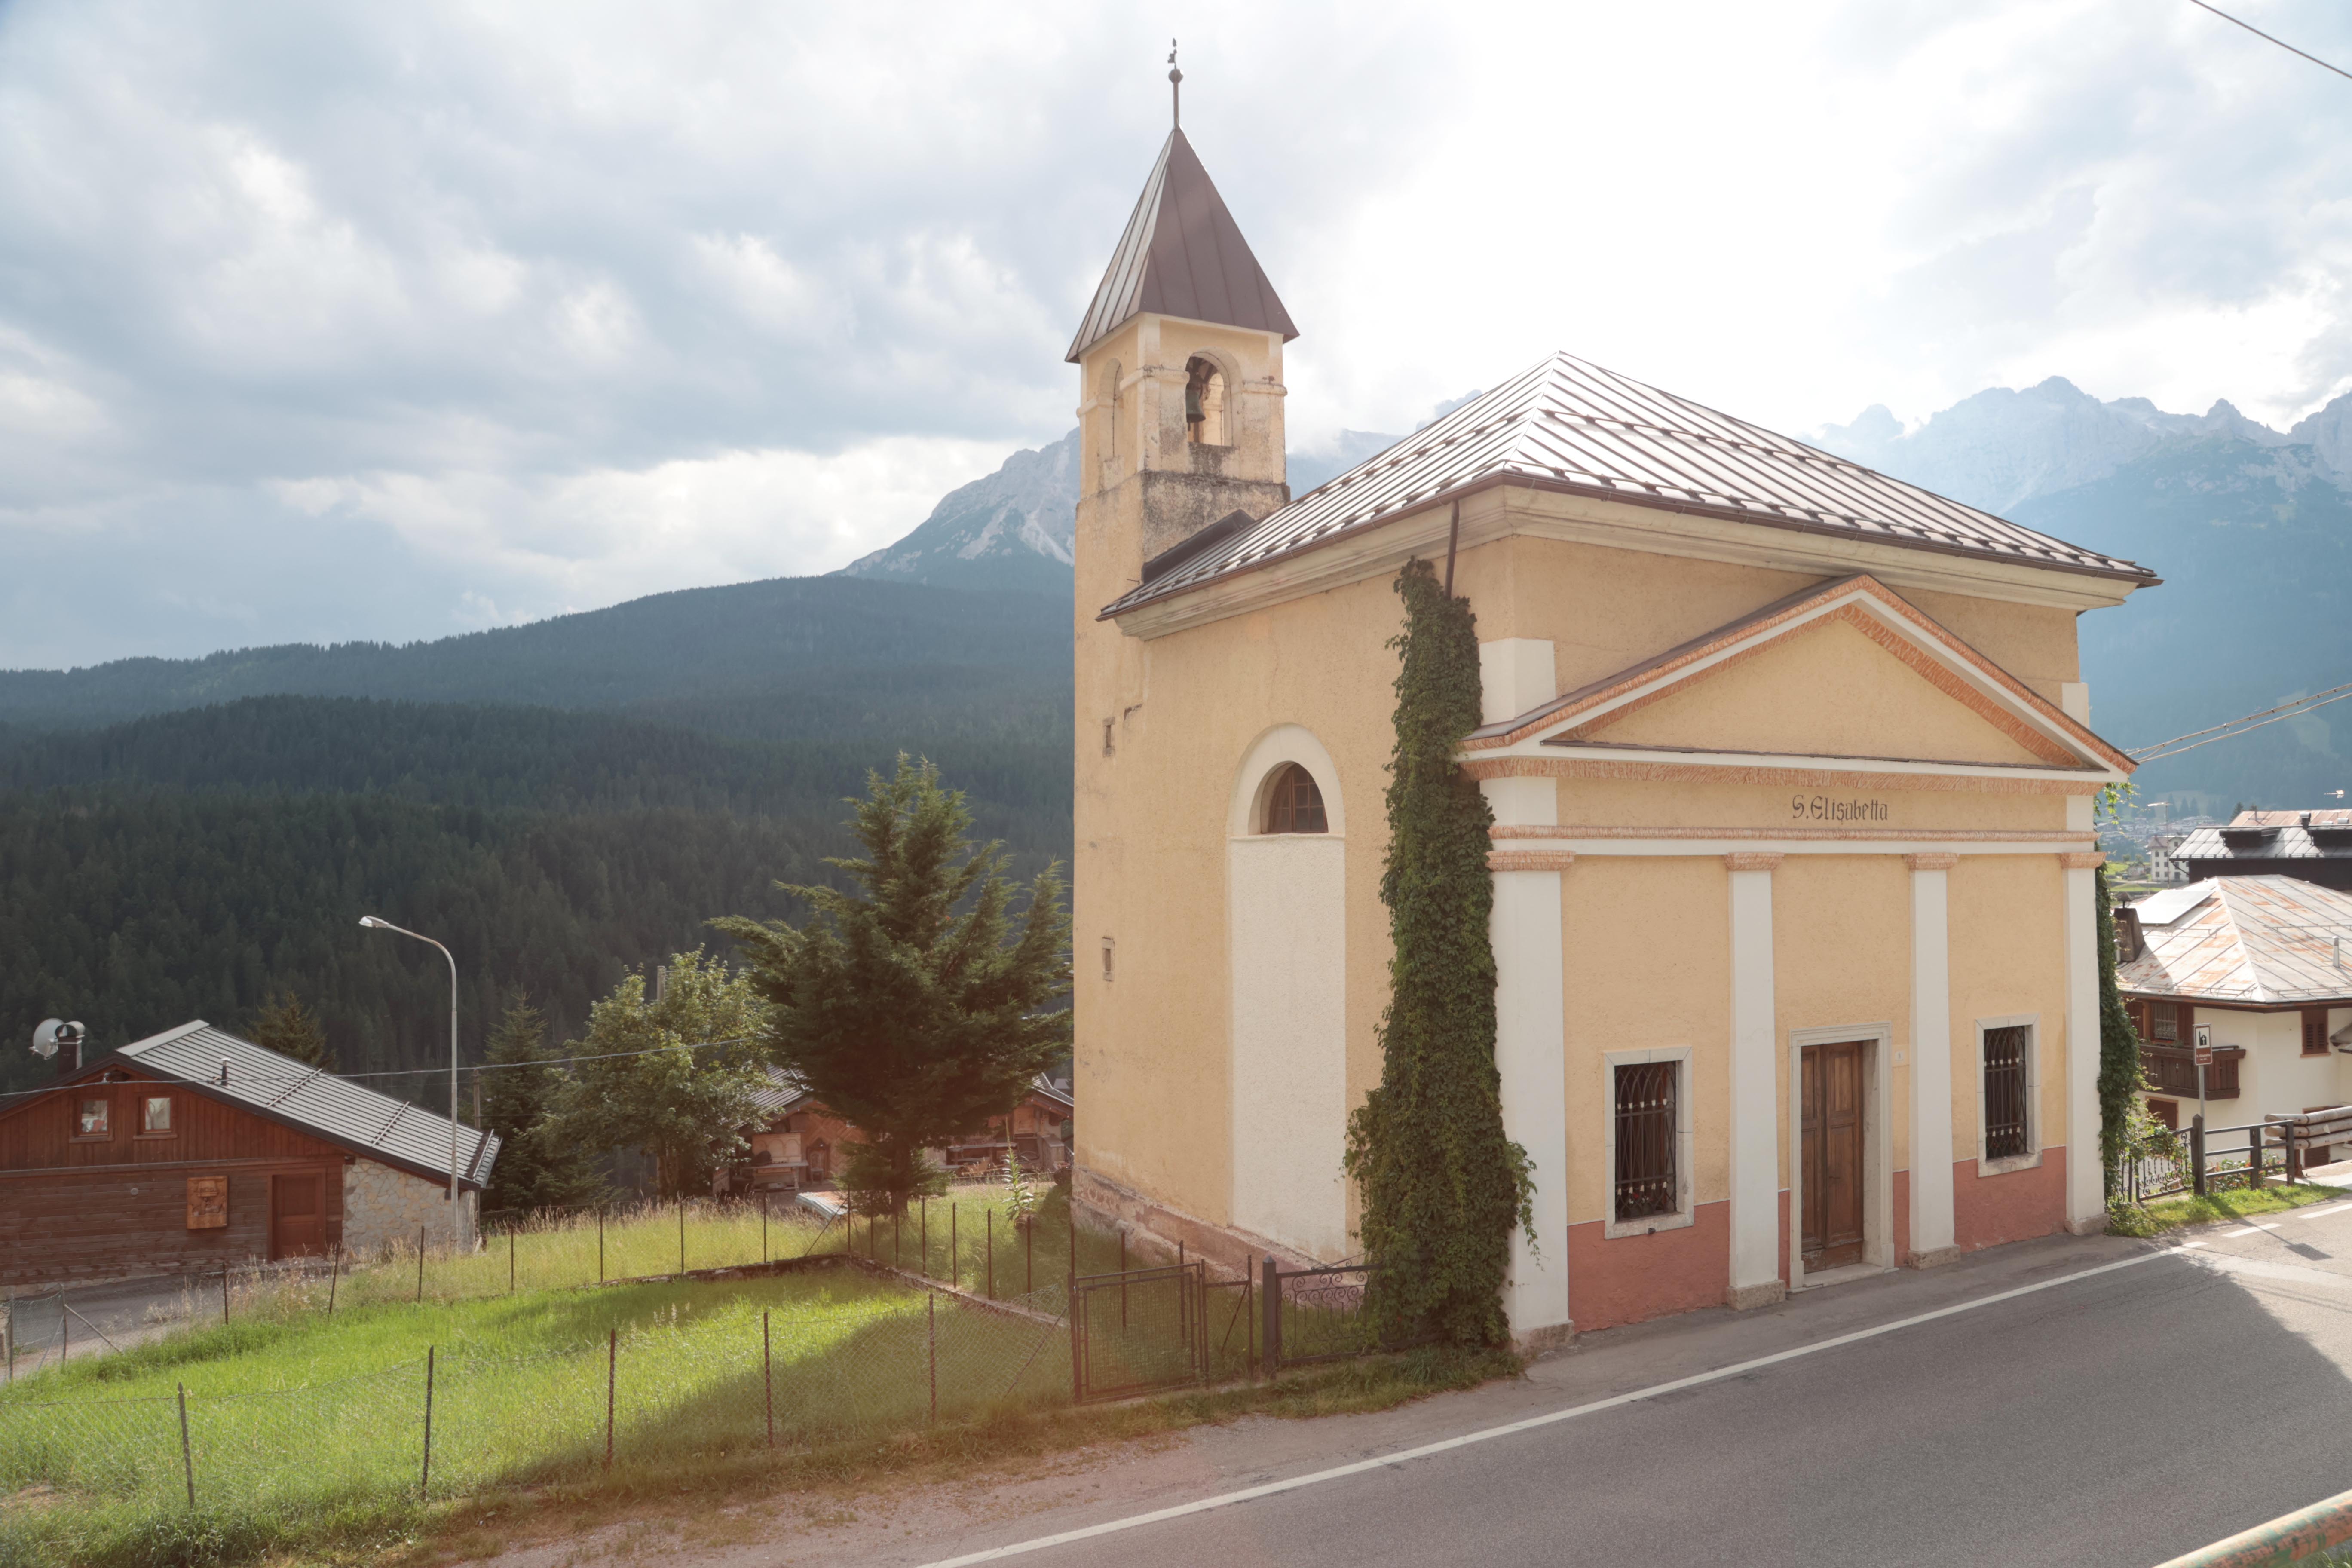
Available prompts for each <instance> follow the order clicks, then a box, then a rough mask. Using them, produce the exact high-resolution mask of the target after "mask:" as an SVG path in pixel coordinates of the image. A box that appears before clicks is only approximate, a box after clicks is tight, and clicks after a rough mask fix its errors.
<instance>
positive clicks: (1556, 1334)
mask: <svg viewBox="0 0 2352 1568" xmlns="http://www.w3.org/2000/svg"><path fill="white" fill-rule="evenodd" d="M1575 1338H1576V1325H1575V1324H1574V1323H1553V1324H1550V1325H1549V1326H1548V1327H1545V1328H1540V1329H1529V1330H1528V1331H1527V1332H1526V1333H1524V1334H1514V1335H1512V1336H1511V1348H1512V1349H1513V1350H1515V1351H1517V1352H1519V1354H1521V1355H1525V1356H1535V1355H1541V1354H1543V1353H1544V1352H1546V1351H1556V1350H1565V1349H1566V1348H1567V1347H1568V1345H1569V1344H1570V1342H1572V1341H1573V1340H1574V1339H1575Z"/></svg>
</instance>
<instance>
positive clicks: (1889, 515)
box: [1104, 284, 2158, 615]
mask: <svg viewBox="0 0 2352 1568" xmlns="http://www.w3.org/2000/svg"><path fill="white" fill-rule="evenodd" d="M1106 286H1108V284H1106ZM1497 481H1501V482H1517V483H1521V484H1527V485H1531V486H1535V487H1538V488H1541V489H1555V490H1564V491H1569V492H1571V493H1577V494H1583V495H1591V496H1596V497H1600V498H1602V499H1605V500H1619V501H1628V502H1631V503H1633V505H1636V506H1653V507H1664V508H1666V509H1669V510H1675V511H1684V512H1694V513H1698V514H1701V515H1704V516H1709V517H1721V518H1728V519H1731V520H1734V521H1741V522H1755V523H1761V524H1764V525H1766V526H1768V527H1773V528H1785V529H1791V530H1795V531H1801V532H1808V533H1827V534H1838V535H1843V536H1847V537H1853V538H1860V539H1868V540H1874V541H1876V542H1881V543H1885V544H1895V545H1903V546H1907V547H1909V548H1911V549H1916V550H1931V551H1938V552H1944V553H1947V554H1957V555H1974V556H1983V557H1991V558H1994V559H2000V560H2008V561H2015V562H2019V563H2024V564H2029V565H2035V566H2047V567H2053V568H2055V569H2057V570H2060V571H2065V572H2081V573H2085V574H2091V575H2095V576H2102V577H2116V578H2123V579H2126V580H2127V581H2131V582H2134V583H2137V584H2142V585H2145V584H2153V583H2155V582H2156V581H2157V580H2158V579H2157V576H2156V574H2154V573H2153V572H2150V571H2148V570H2147V568H2146V567H2144V566H2139V565H2135V564H2134V563H2131V562H2128V561H2122V560H2118V559H2116V558H2115V557H2113V556H2108V555H2102V554H2099V553H2098V552H2095V551H2090V550H2084V549H2080V548H2078V547H2076V546H2074V545H2072V544H2066V543H2063V542H2061V541H2058V540H2055V539H2053V538H2051V537H2050V536H2049V535H2047V534H2042V533H2036V532H2035V531H2033V530H2032V529H2030V528H2021V527H2019V526H2018V525H2017V524H2016V523H2013V522H2011V521H2007V520H2005V519H2003V518H1999V517H1995V516H1993V515H1992V514H1991V513H1990V512H1987V511H1979V510H1977V509H1976V508H1975V507H1972V506H1964V505H1962V504H1961V503H1960V502H1958V501H1956V500H1947V499H1946V498H1944V497H1942V496H1939V495H1936V494H1934V493H1932V492H1930V491H1927V490H1924V489H1920V488H1919V487H1918V486H1916V485H1910V484H1905V483H1904V482H1903V481H1902V480H1900V479H1889V478H1887V477H1886V476H1885V475H1884V474H1881V473H1876V472H1874V471H1873V470H1871V469H1869V468H1864V467H1863V466H1862V465H1861V464H1859V463H1854V462H1850V461H1848V460H1847V459H1845V458H1840V457H1835V456H1832V454H1830V453H1828V452H1824V451H1822V450H1820V449H1819V448H1817V447H1808V446H1806V445H1805V444H1804V443H1803V442H1801V441H1794V440H1791V439H1790V438H1789V437H1786V436H1780V435H1776V434H1775V433H1773V432H1772V431H1769V430H1767V429H1765V428H1763V427H1762V426H1757V425H1750V424H1748V422H1747V421H1745V420H1742V419H1734V418H1732V417H1731V416H1729V415H1727V414H1719V413H1717V411H1716V410H1714V409H1712V408H1708V407H1706V405H1703V404H1697V403H1693V402H1691V401H1689V400H1688V399H1686V398H1682V397H1676V396H1675V395H1673V394H1671V393H1666V392H1661V391H1659V390H1658V389H1657V388H1655V387H1653V386H1646V385H1644V384H1642V383H1640V382H1638V381H1635V380H1633V378H1631V377H1630V376H1623V375H1620V374H1617V373H1616V372H1614V371H1610V370H1603V369H1602V368H1601V366H1599V365H1596V364H1591V363H1587V362H1585V361H1583V360H1580V359H1577V358H1575V357H1574V356H1573V355H1570V354H1565V353H1556V354H1553V355H1551V356H1550V357H1549V358H1547V359H1544V360H1542V361H1539V362H1538V363H1536V364H1533V365H1530V366H1529V367H1528V369H1526V370H1525V371H1522V372H1521V373H1520V374H1517V375H1516V376H1513V377H1512V378H1511V379H1510V380H1509V381H1507V382H1506V383H1504V384H1502V385H1500V386H1497V387H1496V388H1495V389H1494V390H1493V391H1492V392H1489V393H1487V394H1486V395H1484V396H1482V397H1478V398H1475V399H1474V400H1472V401H1471V402H1469V403H1467V404H1465V405H1463V406H1462V407H1460V408H1457V409H1455V410H1454V412H1453V413H1451V414H1448V415H1447V416H1444V418H1443V419H1439V420H1437V421H1435V422H1434V423H1433V424H1431V425H1428V426H1424V427H1423V428H1422V429H1421V430H1419V431H1417V432H1415V433H1414V434H1412V435H1411V436H1408V437H1405V438H1404V439H1403V440H1402V441H1400V442H1398V443H1397V444H1396V445H1395V446H1393V447H1390V448H1389V449H1388V450H1386V451H1384V452H1382V453H1381V454H1380V455H1379V456H1377V457H1374V458H1370V459H1368V460H1367V461H1365V462H1362V463H1360V464H1358V465H1357V466H1356V467H1355V468H1350V469H1349V470H1348V471H1347V472H1346V473H1344V474H1341V475H1340V476H1339V478H1337V479H1332V480H1330V481H1329V482H1328V483H1327V484H1325V485H1323V486H1322V487H1321V488H1319V489H1314V490H1310V491H1308V492H1307V494H1306V495H1304V496H1302V497H1300V498H1299V499H1298V500H1295V501H1293V502H1291V503H1290V504H1289V505H1288V506H1286V507H1284V508H1283V509H1282V510H1279V511H1276V512H1275V513H1273V514H1272V515H1270V516H1268V517H1267V518H1265V520H1264V521H1261V522H1259V523H1258V524H1257V525H1256V526H1255V527H1253V528H1249V529H1245V530H1241V531H1236V532H1235V533H1234V534H1233V535H1231V536H1229V537H1227V538H1225V539H1223V541H1221V542H1216V543H1214V544H1213V545H1212V546H1209V547H1205V548H1202V549H1201V550H1200V551H1199V552H1197V553H1194V554H1192V555H1191V556H1190V558H1180V559H1181V563H1180V564H1177V565H1175V566H1173V567H1172V568H1171V570H1169V571H1166V572H1163V573H1161V574H1159V575H1157V576H1155V577H1153V578H1151V579H1150V581H1148V582H1146V583H1144V584H1142V585H1140V586H1139V587H1138V588H1136V589H1134V590H1133V591H1132V592H1130V593H1129V594H1127V595H1125V596H1123V597H1121V598H1120V599H1118V601H1116V602H1115V603H1113V604H1112V605H1109V607H1108V609H1106V610H1105V611H1104V614H1106V615H1117V614H1118V613H1120V612H1122V611H1125V610H1129V609H1132V608H1134V607H1135V606H1137V605H1142V604H1147V603H1149V602H1150V601H1152V600H1154V599H1159V598H1163V597H1165V596H1167V595H1171V594H1175V593H1181V592H1182V591H1183V590H1184V589H1186V588H1190V587H1193V586H1195V585H1197V584H1202V583H1205V582H1208V581H1210V580H1211V579H1213V578H1217V577H1223V576H1225V575H1228V574H1234V573H1238V572H1242V571H1245V570H1249V569H1251V568H1254V567H1256V566H1258V565H1261V564H1264V563H1265V562H1267V561H1269V560H1272V559H1274V558H1276V557H1278V556H1286V555H1289V554H1293V553H1296V552H1301V551H1306V550H1309V549H1313V548H1315V547H1317V546H1318V545H1322V544H1327V543H1329V542H1332V541H1334V540H1336V539H1338V538H1339V537H1341V536H1343V535H1346V534H1350V533H1353V532H1355V531H1358V530H1360V529H1364V528H1370V527H1377V526H1378V525H1380V524H1381V523H1382V522H1385V521H1388V520H1390V519H1391V518H1394V517H1398V516H1402V515H1403V514H1404V513H1406V512H1409V511H1413V510H1419V509H1420V508H1423V507H1425V506H1426V505H1428V504H1429V503H1430V502H1431V501H1432V500H1435V499H1437V498H1439V497H1442V496H1444V495H1446V494H1448V493H1459V492H1461V491H1464V490H1466V489H1471V488H1472V487H1474V486H1483V485H1485V484H1489V483H1494V482H1497Z"/></svg>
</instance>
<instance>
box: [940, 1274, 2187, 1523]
mask: <svg viewBox="0 0 2352 1568" xmlns="http://www.w3.org/2000/svg"><path fill="white" fill-rule="evenodd" d="M2202 1245H2203V1243H2201V1242H2191V1243H2189V1246H2191V1247H2197V1246H2202ZM2183 1250H2186V1248H2180V1247H2164V1248H2160V1249H2158V1250H2154V1251H2149V1252H2143V1253H2141V1254H2139V1255H2138V1256H2137V1257H2136V1258H2123V1259H2120V1260H2119V1261H2117V1262H2114V1263H2102V1264H2100V1265H2099V1266H2098V1267H2097V1268H2084V1269H2078V1270H2077V1271H2075V1272H2074V1273H2072V1274H2062V1275H2060V1276H2058V1278H2056V1279H2044V1280H2042V1281H2041V1282H2040V1283H2038V1284H2033V1285H2020V1286H2017V1287H2015V1288H2014V1289H2008V1290H1996V1291H1995V1292H1993V1293H1992V1294H1991V1295H1990V1296H1979V1297H1978V1298H1977V1299H1976V1300H1973V1301H1960V1302H1957V1303H1955V1304H1954V1305H1952V1306H1949V1307H1938V1308H1937V1309H1936V1310H1934V1311H1932V1312H1920V1313H1917V1314H1916V1315H1914V1316H1912V1317H1908V1318H1898V1319H1896V1320H1895V1321H1893V1322H1891V1323H1880V1324H1879V1325H1877V1326H1876V1327H1875V1328H1868V1329H1856V1330H1854V1331H1853V1332H1852V1333H1846V1334H1835V1335H1832V1337H1830V1338H1829V1339H1826V1340H1820V1341H1817V1342H1814V1343H1812V1344H1809V1345H1799V1346H1797V1347H1796V1348H1795V1349H1793V1350H1785V1351H1775V1352H1772V1353H1771V1354H1770V1355H1760V1356H1756V1357H1754V1358H1752V1359H1751V1360H1748V1361H1743V1362H1735V1363H1732V1364H1731V1365H1729V1366H1721V1367H1717V1368H1716V1369H1715V1370H1714V1371H1713V1372H1701V1373H1692V1374H1691V1375H1690V1376H1688V1377H1678V1378H1675V1379H1674V1380H1673V1381H1672V1382H1670V1383H1659V1384H1652V1385H1651V1386H1649V1387H1648V1388H1641V1389H1636V1390H1634V1391H1633V1393H1631V1394H1612V1396H1610V1397H1609V1398H1607V1399H1596V1400H1593V1401H1592V1402H1591V1403H1590V1404H1586V1405H1571V1406H1570V1407H1569V1408H1568V1409H1566V1410H1554V1411H1551V1412H1549V1413H1548V1414H1546V1415H1530V1416H1528V1417H1526V1418H1525V1419H1524V1420H1519V1421H1508V1422H1505V1423H1504V1424H1503V1425H1502V1426H1488V1427H1485V1428H1483V1429H1481V1430H1479V1431H1476V1432H1465V1433H1464V1434H1463V1435H1462V1436H1458V1437H1447V1438H1444V1439H1442V1440H1441V1441H1438V1442H1435V1443H1424V1444H1423V1445H1422V1446H1421V1447H1418V1448H1406V1449H1404V1450H1402V1451H1401V1452H1399V1453H1394V1454H1382V1455H1381V1456H1379V1457H1378V1458H1370V1459H1359V1460H1357V1461H1356V1462H1355V1463H1353V1464H1351V1465H1338V1466H1334V1467H1333V1468H1330V1469H1328V1470H1317V1471H1315V1472H1314V1473H1312V1474H1311V1475H1304V1476H1293V1477H1291V1478H1290V1479H1288V1480H1283V1481H1267V1482H1265V1484H1264V1485H1262V1486H1255V1487H1244V1488H1242V1489H1240V1490H1238V1491H1230V1492H1219V1493H1218V1494H1217V1495H1216V1496H1214V1497H1205V1498H1201V1499H1198V1500H1194V1501H1192V1502H1187V1503H1178V1504H1176V1505H1175V1506H1173V1507H1171V1508H1162V1509H1154V1510H1151V1511H1150V1513H1138V1514H1129V1516H1128V1517H1127V1518H1125V1519H1114V1520H1110V1521H1107V1522H1105V1523H1102V1524H1089V1525H1087V1526H1086V1527H1085V1528H1084V1529H1080V1530H1066V1531H1062V1532H1061V1533H1060V1534H1058V1535H1041V1536H1039V1537H1037V1538H1036V1539H1035V1540H1034V1541H1017V1542H1013V1544H1012V1545H1010V1546H995V1547H991V1548H990V1549H989V1550H987V1551H985V1552H967V1553H966V1554H964V1555H963V1556H961V1557H945V1558H941V1559H940V1560H939V1561H937V1562H933V1563H924V1564H923V1565H922V1568H969V1565H970V1564H971V1563H1001V1562H1003V1560H1004V1559H1006V1558H1008V1557H1025V1556H1027V1555H1028V1554H1029V1553H1030V1552H1044V1551H1045V1550H1047V1549H1048V1548H1050V1547H1055V1546H1068V1545H1070V1544H1072V1543H1073V1542H1080V1541H1092V1540H1094V1539H1095V1538H1097V1536H1104V1535H1116V1534H1118V1533H1120V1532H1121V1531H1129V1530H1139V1529H1141V1528H1142V1527H1143V1526H1145V1525H1147V1524H1159V1523H1162V1522H1164V1521H1168V1520H1171V1519H1185V1518H1189V1517H1190V1516H1192V1515H1193V1514H1196V1513H1207V1512H1209V1511H1210V1510H1213V1509H1220V1508H1231V1507H1233V1506H1234V1504H1236V1503H1244V1502H1254V1501H1255V1500H1257V1499H1259V1498H1265V1497H1275V1496H1277V1495H1279V1494H1280V1493H1283V1492H1295V1491H1298V1490H1300V1489H1303V1488H1307V1487H1312V1486H1320V1485H1321V1484H1322V1483H1324V1482H1325V1481H1336V1480H1343V1479H1346V1478H1348V1477H1349V1476H1360V1475H1364V1474H1366V1473H1368V1472H1370V1471H1372V1470H1379V1469H1387V1468H1393V1467H1395V1466H1398V1465H1404V1464H1410V1463H1411V1462H1412V1461H1413V1460H1415V1459H1426V1458H1430V1457H1431V1456H1433V1455H1435V1454H1445V1453H1451V1452H1452V1451H1453V1450H1454V1449H1456V1448H1467V1447H1471V1446H1472V1445H1474V1444H1477V1443H1491V1442H1493V1441H1494V1440H1495V1439H1496V1438H1497V1437H1511V1436H1517V1435H1518V1434H1519V1433H1521V1432H1532V1431H1534V1430H1536V1429H1537V1428H1538V1427H1540V1426H1556V1425H1558V1424H1559V1423H1560V1422H1562V1421H1573V1420H1575V1419H1576V1418H1577V1417H1578V1416H1580V1415H1599V1414H1600V1413H1601V1412H1602V1411H1604V1410H1615V1409H1618V1408H1620V1407H1622V1406H1623V1405H1634V1404H1638V1403H1640V1402H1641V1401H1642V1400H1644V1399H1655V1398H1657V1397H1658V1396H1659V1395H1660V1394H1675V1393H1679V1392H1680V1391H1681V1390H1683V1389H1685V1388H1696V1387H1699V1386H1701V1385H1702V1384H1709V1383H1720V1382H1722V1381H1723V1380H1724V1379H1726V1378H1729V1377H1738V1376H1740V1375H1741V1374H1742V1373H1750V1372H1754V1371H1756V1370H1757V1369H1758V1368H1759V1367H1767V1366H1777V1365H1779V1364H1780V1363H1782V1362H1788V1361H1796V1360H1798V1359H1800V1358H1801V1357H1804V1356H1809V1355H1815V1354H1818V1353H1820V1352H1822V1351H1828V1350H1836V1349H1837V1348H1838V1347H1839V1346H1841V1345H1851V1344H1859V1343H1860V1342H1863V1341H1864V1340H1874V1339H1876V1338H1878V1337H1879V1336H1880V1335H1881V1334H1891V1333H1894V1332H1895V1331H1896V1330H1898V1329H1910V1328H1916V1327H1918V1326H1919V1325H1920V1324H1921V1323H1932V1322H1935V1321H1937V1319H1940V1318H1951V1317H1957V1316H1958V1315H1959V1314H1960V1313H1962V1312H1973V1311H1975V1310H1978V1309H1979V1308H1980V1307H1990V1306H1995V1305H1997V1304H1999V1303H2000V1302H2002V1301H2013V1300H2017V1298H2019V1297H2020V1296H2031V1295H2033V1294H2035V1293H2036V1292H2037V1291H2042V1290H2051V1289H2056V1288H2057V1287H2059V1286H2061V1285H2072V1284H2074V1282H2075V1281H2076V1280H2079V1279H2096V1278H2097V1277H2098V1276H2100V1275H2102V1274H2113V1273H2115V1272H2116V1270H2117V1269H2119V1268H2137V1267H2138V1266H2139V1265H2140V1264H2143V1263H2152V1262H2154V1261H2155V1260H2156V1259H2158V1258H2170V1257H2172V1256H2174V1255H2175V1254H2176V1253H2177V1252H2179V1251H2183Z"/></svg>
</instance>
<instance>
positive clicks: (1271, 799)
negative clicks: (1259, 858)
mask: <svg viewBox="0 0 2352 1568" xmlns="http://www.w3.org/2000/svg"><path fill="white" fill-rule="evenodd" d="M1265 831H1266V832H1268V833H1328V832H1329V831H1330V826H1329V825H1328V823H1326V822H1325V820H1324V817H1323V792H1322V791H1321V790H1319V789H1318V788H1316V787H1315V775H1314V774H1313V773H1308V772H1307V770H1306V769H1305V768H1302V767H1300V766H1299V765H1298V764H1297V763H1284V764H1283V765H1282V771H1281V772H1280V773H1276V774H1275V775H1274V784H1272V786H1271V787H1269V788H1268V789H1267V790H1266V792H1265Z"/></svg>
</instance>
